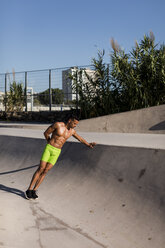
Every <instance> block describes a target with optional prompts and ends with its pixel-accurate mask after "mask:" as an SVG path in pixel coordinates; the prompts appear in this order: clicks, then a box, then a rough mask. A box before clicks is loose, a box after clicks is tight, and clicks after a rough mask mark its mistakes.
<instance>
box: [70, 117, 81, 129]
mask: <svg viewBox="0 0 165 248" xmlns="http://www.w3.org/2000/svg"><path fill="white" fill-rule="evenodd" d="M78 123H79V118H78V117H77V116H75V115H71V116H69V117H68V120H67V126H68V127H69V128H75V127H76V126H77V124H78Z"/></svg>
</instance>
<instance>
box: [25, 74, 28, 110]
mask: <svg viewBox="0 0 165 248" xmlns="http://www.w3.org/2000/svg"><path fill="white" fill-rule="evenodd" d="M27 111H28V109H27V72H26V71H25V112H27Z"/></svg>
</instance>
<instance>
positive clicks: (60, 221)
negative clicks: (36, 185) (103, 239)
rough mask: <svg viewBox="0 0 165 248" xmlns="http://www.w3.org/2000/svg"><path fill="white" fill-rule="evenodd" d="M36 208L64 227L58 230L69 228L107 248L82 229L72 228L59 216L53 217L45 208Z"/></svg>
mask: <svg viewBox="0 0 165 248" xmlns="http://www.w3.org/2000/svg"><path fill="white" fill-rule="evenodd" d="M38 209H39V210H40V211H41V212H43V213H44V214H45V215H47V216H48V217H49V218H53V219H54V220H55V221H56V222H57V223H59V224H60V225H62V226H64V227H65V228H61V229H60V228H59V229H58V230H64V229H67V228H68V229H71V230H72V231H74V232H77V233H78V234H80V235H82V236H84V237H85V238H87V239H89V240H90V241H92V242H94V243H95V244H97V245H99V246H100V247H103V248H107V246H105V245H103V244H102V243H100V242H98V241H97V240H95V239H94V238H92V237H91V236H89V235H88V234H87V233H85V232H83V230H82V229H81V228H74V227H71V226H69V225H68V224H67V223H65V222H64V221H62V220H60V219H59V218H57V217H55V216H54V215H52V214H50V213H48V212H46V211H45V210H43V209H42V208H41V207H38Z"/></svg>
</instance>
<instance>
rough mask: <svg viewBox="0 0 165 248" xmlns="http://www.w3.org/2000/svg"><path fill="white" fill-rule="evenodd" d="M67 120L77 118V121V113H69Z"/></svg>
mask: <svg viewBox="0 0 165 248" xmlns="http://www.w3.org/2000/svg"><path fill="white" fill-rule="evenodd" d="M69 120H77V121H79V117H78V116H77V115H75V114H71V115H69V116H68V118H67V122H68V121H69Z"/></svg>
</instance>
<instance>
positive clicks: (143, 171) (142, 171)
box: [138, 169, 146, 179]
mask: <svg viewBox="0 0 165 248" xmlns="http://www.w3.org/2000/svg"><path fill="white" fill-rule="evenodd" d="M145 173H146V169H142V170H141V171H140V173H139V176H138V179H141V177H143V176H144V174H145Z"/></svg>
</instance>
